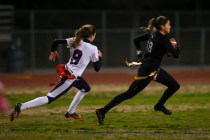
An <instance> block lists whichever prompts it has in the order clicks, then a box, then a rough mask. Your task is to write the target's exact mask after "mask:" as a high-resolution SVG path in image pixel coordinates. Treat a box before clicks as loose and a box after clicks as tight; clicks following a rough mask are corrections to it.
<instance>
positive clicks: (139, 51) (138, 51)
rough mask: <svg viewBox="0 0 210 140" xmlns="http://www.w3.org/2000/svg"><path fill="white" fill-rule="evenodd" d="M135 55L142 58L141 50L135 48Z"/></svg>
mask: <svg viewBox="0 0 210 140" xmlns="http://www.w3.org/2000/svg"><path fill="white" fill-rule="evenodd" d="M136 56H137V57H138V58H143V52H142V51H141V50H137V51H136Z"/></svg>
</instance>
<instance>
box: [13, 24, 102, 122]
mask: <svg viewBox="0 0 210 140" xmlns="http://www.w3.org/2000/svg"><path fill="white" fill-rule="evenodd" d="M95 37H96V29H95V27H94V26H93V25H89V24H86V25H83V26H82V27H80V28H79V29H78V30H76V32H75V37H72V38H68V39H56V40H54V42H53V45H52V48H51V54H50V56H49V60H50V61H55V59H56V58H57V57H58V51H57V45H58V44H65V45H67V47H68V48H70V59H69V62H68V63H67V64H66V65H58V66H57V71H58V73H59V74H60V82H59V83H58V84H57V85H56V86H55V87H54V88H53V89H52V90H51V91H50V92H49V93H48V94H47V95H46V96H42V97H38V98H36V99H34V100H31V101H28V102H25V103H17V104H16V105H15V107H14V110H13V112H12V113H11V115H10V120H11V121H13V120H14V119H15V118H16V117H17V116H18V115H19V113H20V112H21V111H23V110H25V109H28V108H32V107H36V106H40V105H44V104H49V103H51V102H52V101H54V100H56V99H57V98H59V97H60V96H62V95H64V94H65V93H66V92H67V91H69V90H70V89H71V88H72V87H76V88H77V89H78V90H79V91H78V92H77V94H76V95H75V96H74V99H73V100H72V102H71V104H70V106H69V109H68V111H67V112H66V114H65V117H66V118H69V117H71V118H74V119H80V118H81V117H80V116H79V115H78V114H76V113H75V110H76V107H77V105H78V104H79V103H80V101H81V100H82V99H83V97H84V96H85V95H86V93H87V92H89V91H90V86H89V85H88V83H87V82H86V81H85V80H84V79H83V78H82V77H81V75H82V73H83V71H84V70H85V68H86V67H87V65H88V63H89V62H90V61H92V62H93V64H94V69H95V71H96V72H98V71H99V69H100V66H101V58H102V53H101V52H100V51H99V50H98V48H97V47H96V46H94V45H92V44H91V42H93V41H94V39H95Z"/></svg>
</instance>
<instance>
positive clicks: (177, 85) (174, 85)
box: [170, 83, 180, 91]
mask: <svg viewBox="0 0 210 140" xmlns="http://www.w3.org/2000/svg"><path fill="white" fill-rule="evenodd" d="M170 88H171V89H173V90H174V91H177V90H178V89H180V85H179V83H174V84H173V85H172V86H170Z"/></svg>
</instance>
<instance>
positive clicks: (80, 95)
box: [68, 90, 86, 114]
mask: <svg viewBox="0 0 210 140" xmlns="http://www.w3.org/2000/svg"><path fill="white" fill-rule="evenodd" d="M85 95H86V92H84V91H81V90H80V91H78V92H77V94H76V95H75V96H74V99H73V100H72V102H71V104H70V106H69V109H68V112H69V114H73V113H74V112H75V110H76V108H77V106H78V104H79V103H80V101H81V100H82V99H83V97H85Z"/></svg>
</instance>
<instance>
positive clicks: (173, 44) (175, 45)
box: [170, 38, 178, 49]
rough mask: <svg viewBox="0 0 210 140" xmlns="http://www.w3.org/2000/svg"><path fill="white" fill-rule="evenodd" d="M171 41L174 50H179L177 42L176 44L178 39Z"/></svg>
mask: <svg viewBox="0 0 210 140" xmlns="http://www.w3.org/2000/svg"><path fill="white" fill-rule="evenodd" d="M170 41H171V44H172V46H173V47H174V49H176V48H177V46H178V45H177V42H176V39H175V38H171V39H170Z"/></svg>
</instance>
